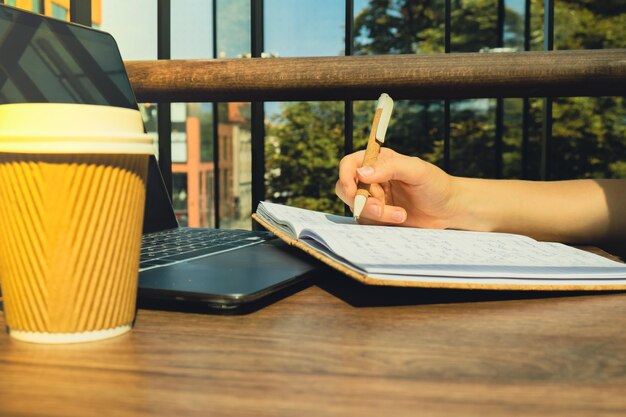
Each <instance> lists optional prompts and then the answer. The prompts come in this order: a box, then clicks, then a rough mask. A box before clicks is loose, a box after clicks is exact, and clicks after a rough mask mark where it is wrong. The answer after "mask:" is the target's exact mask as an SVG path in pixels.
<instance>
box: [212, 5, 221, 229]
mask: <svg viewBox="0 0 626 417" xmlns="http://www.w3.org/2000/svg"><path fill="white" fill-rule="evenodd" d="M217 57H218V51H217V0H213V59H217ZM212 107H213V225H214V226H215V228H219V227H220V190H221V188H220V181H219V180H220V169H219V168H220V158H219V155H220V145H219V123H220V117H219V103H218V102H217V101H214V102H213V103H212Z"/></svg>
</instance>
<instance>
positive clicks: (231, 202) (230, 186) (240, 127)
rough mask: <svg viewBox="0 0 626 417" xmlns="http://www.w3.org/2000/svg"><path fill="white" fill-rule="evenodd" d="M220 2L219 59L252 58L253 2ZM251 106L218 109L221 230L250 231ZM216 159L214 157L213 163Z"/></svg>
mask: <svg viewBox="0 0 626 417" xmlns="http://www.w3.org/2000/svg"><path fill="white" fill-rule="evenodd" d="M216 1H217V5H216V7H217V20H218V26H217V56H218V58H246V57H250V51H251V48H250V37H251V32H250V30H251V21H250V1H248V0H216ZM250 107H251V106H250V103H220V104H219V106H218V117H217V118H218V126H217V132H218V138H217V146H218V151H219V154H218V155H217V160H218V167H219V193H218V194H219V195H218V197H219V209H220V210H219V212H220V227H225V228H239V229H250V228H251V227H252V225H251V222H250V214H251V212H252V135H251V127H250V125H251V120H250V118H251V116H250V115H251V108H250ZM212 158H213V155H211V160H212Z"/></svg>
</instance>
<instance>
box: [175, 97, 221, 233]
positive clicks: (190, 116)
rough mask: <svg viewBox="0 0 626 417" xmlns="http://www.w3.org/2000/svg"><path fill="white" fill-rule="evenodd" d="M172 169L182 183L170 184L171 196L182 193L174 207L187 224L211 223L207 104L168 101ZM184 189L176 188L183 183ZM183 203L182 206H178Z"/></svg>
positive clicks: (211, 172)
mask: <svg viewBox="0 0 626 417" xmlns="http://www.w3.org/2000/svg"><path fill="white" fill-rule="evenodd" d="M171 119H172V172H173V173H174V174H176V175H184V176H185V178H186V180H185V181H184V182H181V181H178V182H174V183H173V184H172V190H173V191H172V193H173V194H174V195H184V196H185V199H184V200H183V199H180V205H181V207H179V208H178V209H177V210H179V211H180V212H181V213H182V212H183V211H184V213H185V216H184V217H185V222H186V225H187V226H189V227H212V226H213V225H214V217H215V211H214V205H213V201H214V196H213V179H214V172H215V166H214V163H213V158H212V144H213V106H212V105H211V104H209V103H172V105H171ZM183 185H184V187H185V188H184V189H181V188H178V187H179V186H183ZM183 203H184V204H185V205H186V206H185V207H184V208H183V207H182V205H183Z"/></svg>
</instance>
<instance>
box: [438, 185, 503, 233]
mask: <svg viewBox="0 0 626 417" xmlns="http://www.w3.org/2000/svg"><path fill="white" fill-rule="evenodd" d="M489 183H490V181H489V180H484V179H475V178H464V177H454V176H453V177H451V196H452V197H451V207H452V210H451V214H452V215H451V217H450V226H449V228H450V229H460V230H475V231H484V232H492V231H495V230H497V229H498V218H499V215H500V214H501V213H499V211H498V208H497V207H496V205H497V203H496V201H494V199H491V198H489V196H488V194H489V192H488V187H489Z"/></svg>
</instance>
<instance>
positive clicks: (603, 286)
mask: <svg viewBox="0 0 626 417" xmlns="http://www.w3.org/2000/svg"><path fill="white" fill-rule="evenodd" d="M252 218H253V219H254V220H255V221H256V222H258V223H259V224H260V225H261V226H263V227H264V228H266V229H267V230H269V231H270V232H272V233H273V234H274V235H276V236H277V237H278V238H279V239H281V240H282V241H283V242H285V243H287V244H288V245H290V246H294V247H296V248H298V249H300V250H302V251H303V252H305V253H307V254H309V255H311V256H312V257H314V258H315V259H318V260H319V261H321V262H323V263H325V264H326V265H329V266H330V267H332V268H334V269H336V270H337V271H339V272H341V273H343V274H345V275H347V276H349V277H350V278H353V279H355V280H357V281H359V282H361V283H363V284H366V285H378V286H393V287H417V288H446V289H464V290H468V289H469V290H506V291H616V290H626V284H620V283H618V284H612V283H607V282H606V281H607V280H603V282H602V283H598V284H582V283H581V284H578V283H572V280H569V281H567V282H564V283H563V284H558V283H555V284H533V283H532V280H526V281H525V282H523V283H519V284H509V283H474V282H463V278H459V279H458V280H459V282H432V281H419V280H395V279H394V280H389V279H386V278H383V277H376V275H375V274H371V275H366V274H364V273H362V272H361V271H357V270H354V269H352V268H349V267H347V266H346V265H344V264H342V263H339V262H337V261H336V260H334V259H332V258H330V257H329V256H328V255H326V254H325V253H323V252H320V251H318V250H316V249H314V248H312V247H310V246H308V245H306V244H305V243H303V242H302V241H300V240H298V239H295V238H294V237H292V236H290V235H289V234H287V233H285V232H284V231H282V230H280V229H278V228H277V227H275V226H273V225H272V224H270V223H268V222H267V221H266V220H264V219H262V218H261V217H260V216H259V215H258V214H256V213H253V214H252ZM592 249H593V250H590V251H591V252H594V253H596V254H598V255H600V256H604V257H606V258H609V259H612V260H617V261H619V260H618V259H617V258H616V257H614V256H612V255H610V254H608V253H606V252H604V251H601V250H599V249H596V248H592Z"/></svg>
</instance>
